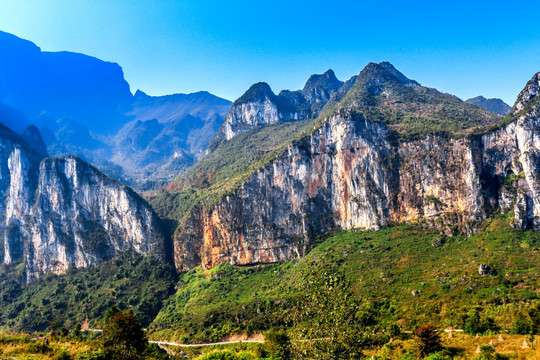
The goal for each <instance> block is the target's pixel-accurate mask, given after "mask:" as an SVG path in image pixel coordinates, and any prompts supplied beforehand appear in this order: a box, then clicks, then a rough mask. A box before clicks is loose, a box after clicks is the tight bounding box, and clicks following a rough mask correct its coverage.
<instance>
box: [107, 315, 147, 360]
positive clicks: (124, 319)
mask: <svg viewBox="0 0 540 360" xmlns="http://www.w3.org/2000/svg"><path fill="white" fill-rule="evenodd" d="M102 344H103V351H104V353H105V356H106V358H107V359H111V360H136V359H140V358H141V355H142V353H143V352H144V350H145V349H146V347H147V345H148V341H147V340H146V335H145V333H144V330H143V328H142V326H141V324H140V323H139V321H138V320H137V319H136V318H135V317H134V316H133V315H132V314H131V312H130V311H119V310H118V309H117V308H115V307H114V308H111V309H110V310H109V311H108V312H107V314H106V315H105V319H104V324H103V336H102Z"/></svg>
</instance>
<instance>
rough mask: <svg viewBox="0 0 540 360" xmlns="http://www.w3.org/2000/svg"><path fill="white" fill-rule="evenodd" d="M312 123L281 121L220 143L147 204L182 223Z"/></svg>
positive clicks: (242, 178)
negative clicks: (195, 209)
mask: <svg viewBox="0 0 540 360" xmlns="http://www.w3.org/2000/svg"><path fill="white" fill-rule="evenodd" d="M313 124H314V123H313V121H309V120H305V121H295V122H284V123H280V124H276V125H271V126H267V127H264V128H261V129H258V130H254V131H249V132H245V133H242V134H240V135H238V136H236V137H234V138H233V139H231V140H230V141H226V142H222V143H220V144H219V146H218V147H217V149H216V150H214V151H213V152H211V153H210V154H208V155H206V156H205V157H204V158H203V159H201V161H199V162H198V163H197V164H195V165H194V166H192V167H191V168H190V169H189V170H188V171H187V172H186V173H185V174H183V175H181V176H180V177H179V178H178V179H176V180H175V181H174V182H173V183H172V184H170V185H169V186H168V187H167V188H165V189H163V191H161V192H160V193H158V194H155V196H152V197H150V199H149V202H150V204H151V205H152V206H153V208H154V209H155V210H156V211H157V212H158V213H159V214H160V216H162V217H165V218H169V219H175V220H180V222H181V221H182V220H184V219H185V217H186V216H188V215H189V214H190V212H191V211H192V210H193V209H194V208H196V207H203V206H210V205H212V204H213V203H214V202H215V201H217V200H218V199H220V198H221V197H222V196H225V195H227V194H231V193H232V192H234V191H235V190H236V189H237V188H238V187H239V186H240V185H241V184H242V183H243V182H244V181H246V179H248V177H249V176H250V174H251V173H252V172H253V171H254V170H256V169H259V168H261V167H263V166H265V165H266V164H268V163H269V162H270V161H272V160H273V159H275V158H276V157H277V156H278V155H279V154H281V153H283V151H284V150H285V149H286V147H287V145H289V144H291V143H292V142H293V141H294V140H295V139H296V138H297V137H298V136H299V134H300V135H301V134H307V133H309V131H310V129H312V128H313Z"/></svg>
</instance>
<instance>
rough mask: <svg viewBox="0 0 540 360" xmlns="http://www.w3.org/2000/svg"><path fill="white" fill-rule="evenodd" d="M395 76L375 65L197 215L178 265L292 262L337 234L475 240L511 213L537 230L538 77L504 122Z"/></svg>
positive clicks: (180, 246)
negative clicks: (411, 231)
mask: <svg viewBox="0 0 540 360" xmlns="http://www.w3.org/2000/svg"><path fill="white" fill-rule="evenodd" d="M396 72H397V70H395V71H394V70H393V71H389V70H388V65H386V64H383V65H381V64H369V65H368V66H366V68H365V69H364V70H363V71H362V72H361V73H360V75H359V76H358V78H357V79H356V81H355V83H354V84H353V86H352V87H351V88H350V89H349V91H348V92H347V93H346V94H345V95H344V96H343V97H342V99H341V100H340V101H339V102H337V103H336V105H334V106H333V108H332V109H331V110H329V112H328V115H327V117H326V118H325V119H324V121H322V120H321V121H320V122H319V125H318V126H315V128H314V129H313V131H312V133H311V134H308V135H307V136H304V137H302V138H301V139H299V140H296V141H294V142H292V143H291V144H290V145H289V146H288V147H287V149H286V150H285V151H284V152H283V153H281V154H279V155H278V156H277V157H276V158H275V159H274V160H272V161H270V162H269V163H267V164H266V165H263V166H262V167H260V168H258V169H257V170H255V171H254V172H253V173H252V175H251V176H250V177H248V179H247V180H246V181H245V182H243V183H242V184H241V186H239V188H238V189H237V190H233V191H232V192H230V193H228V194H225V195H224V196H222V197H221V198H220V200H219V201H217V202H213V203H212V204H210V205H207V206H199V207H195V208H192V209H191V211H190V213H189V216H187V217H186V220H185V221H184V222H183V224H181V226H180V228H179V229H178V230H177V232H176V234H175V239H174V246H175V263H176V266H177V268H178V269H180V270H185V269H189V268H192V267H194V266H196V265H198V264H199V263H201V264H202V265H203V266H204V267H206V268H211V267H214V266H216V265H218V264H221V263H231V264H237V265H246V264H257V263H270V262H277V261H283V260H287V259H290V258H293V257H298V256H302V255H303V254H305V253H306V251H308V249H309V248H310V247H311V246H312V239H314V238H315V237H316V235H317V234H322V233H324V232H326V231H328V230H332V229H336V228H341V229H354V228H363V229H378V228H381V227H383V226H386V225H389V224H392V223H399V222H415V223H417V222H421V223H424V224H425V225H427V226H432V227H436V228H437V229H439V230H440V231H442V232H444V233H446V234H448V235H453V234H458V233H464V234H471V233H474V232H475V231H477V230H478V224H479V223H481V222H482V220H483V219H485V218H486V217H488V216H491V215H492V214H494V213H498V212H509V211H511V212H513V213H514V220H513V222H512V225H513V226H515V227H516V228H532V229H539V228H540V223H539V221H538V215H540V197H539V192H538V186H539V185H540V184H539V182H538V173H539V170H540V160H539V157H538V144H539V143H540V142H538V139H537V137H538V135H539V134H540V133H539V132H538V122H539V121H540V119H539V116H538V115H539V114H538V100H537V99H538V98H539V97H538V94H539V91H538V89H537V87H538V84H539V82H538V75H536V76H535V78H533V80H531V82H529V83H528V84H527V86H526V88H525V89H524V90H523V92H522V93H521V94H520V96H519V98H518V100H517V102H516V105H515V106H514V109H515V110H514V112H513V114H512V115H511V117H508V118H506V119H504V120H501V117H498V116H496V115H494V114H492V113H489V112H486V111H485V110H483V109H480V108H478V107H476V106H474V105H471V104H468V103H465V102H463V101H461V100H459V99H457V98H456V97H454V96H451V95H448V94H442V93H440V92H438V91H437V90H435V89H430V88H425V87H422V86H420V85H418V83H416V82H413V81H411V80H408V79H406V78H405V77H404V76H403V77H401V76H397V75H396ZM535 79H536V80H535ZM428 124H432V125H433V126H434V128H435V130H433V132H431V133H427V132H426V129H425V128H426V126H427V125H428ZM427 130H429V129H427ZM203 161H204V160H203Z"/></svg>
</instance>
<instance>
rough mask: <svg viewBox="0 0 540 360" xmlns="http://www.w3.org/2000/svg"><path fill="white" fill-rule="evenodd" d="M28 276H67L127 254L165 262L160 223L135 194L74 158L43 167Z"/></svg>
mask: <svg viewBox="0 0 540 360" xmlns="http://www.w3.org/2000/svg"><path fill="white" fill-rule="evenodd" d="M32 216H33V217H34V221H33V222H32V224H31V227H30V243H29V244H28V254H27V257H26V269H27V276H28V277H29V278H32V277H36V276H38V275H39V274H40V273H47V272H55V273H62V272H65V271H66V270H67V269H68V268H70V267H85V266H88V265H93V264H96V263H98V262H100V261H103V260H105V259H110V258H113V257H115V256H118V255H120V254H121V253H123V252H126V251H128V250H133V251H135V252H136V253H139V254H146V255H152V256H155V257H156V258H164V257H165V253H164V246H163V245H164V239H163V236H162V235H161V232H160V231H159V220H158V218H157V216H156V215H155V214H154V213H153V211H152V210H151V208H150V207H149V206H148V205H147V204H146V203H145V202H144V201H143V200H142V199H141V198H140V197H139V196H138V195H136V194H135V193H134V192H133V191H132V190H131V189H129V188H128V187H126V186H124V185H122V184H120V183H118V182H117V181H115V180H112V179H110V178H107V177H105V176H104V175H103V174H101V173H100V172H99V171H98V170H97V169H95V168H94V167H92V166H90V165H88V164H86V163H84V162H83V161H82V160H80V159H78V158H75V157H67V158H64V159H46V160H44V161H42V162H41V165H40V174H39V183H38V188H37V194H36V204H35V206H34V208H33V210H32Z"/></svg>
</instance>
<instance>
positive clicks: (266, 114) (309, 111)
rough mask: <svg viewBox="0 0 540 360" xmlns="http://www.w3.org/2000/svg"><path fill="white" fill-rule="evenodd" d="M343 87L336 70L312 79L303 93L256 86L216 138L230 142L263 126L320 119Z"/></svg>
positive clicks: (235, 103) (235, 108) (226, 119)
mask: <svg viewBox="0 0 540 360" xmlns="http://www.w3.org/2000/svg"><path fill="white" fill-rule="evenodd" d="M343 85H344V83H343V82H342V81H340V80H338V79H337V78H336V75H335V74H334V72H333V71H332V70H328V71H327V72H325V73H324V74H321V75H312V76H311V77H310V78H309V79H308V81H307V82H306V84H305V86H304V88H303V89H302V90H296V91H289V90H283V91H281V92H280V93H279V95H275V94H274V92H273V91H272V89H270V86H269V85H268V84H266V83H257V84H254V85H253V86H251V87H250V88H249V89H248V90H247V91H246V92H245V93H244V95H242V96H241V97H240V98H239V99H238V100H236V101H235V102H234V104H233V106H232V108H231V110H230V112H229V114H228V115H227V117H226V118H225V121H224V123H223V125H222V127H221V128H220V130H219V131H218V133H217V134H216V138H217V139H218V140H220V139H225V140H230V139H232V138H233V137H234V136H236V135H238V134H239V133H242V132H244V131H249V130H252V129H254V128H257V127H260V126H265V125H272V124H275V123H278V122H280V121H295V120H303V119H308V118H316V117H317V116H319V114H320V112H321V110H322V109H323V108H324V105H325V104H326V103H327V102H328V101H329V100H330V99H331V98H332V95H334V94H335V93H337V92H338V91H339V90H340V88H341V87H342V86H343Z"/></svg>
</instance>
